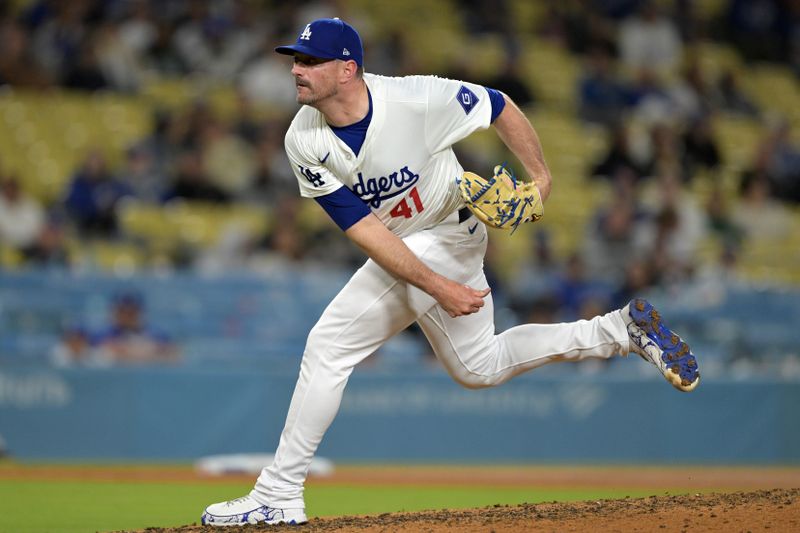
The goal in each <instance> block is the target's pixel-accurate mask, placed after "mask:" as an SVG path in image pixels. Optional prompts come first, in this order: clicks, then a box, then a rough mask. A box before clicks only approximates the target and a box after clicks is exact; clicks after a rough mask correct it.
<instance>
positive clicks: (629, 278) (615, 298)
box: [609, 258, 653, 309]
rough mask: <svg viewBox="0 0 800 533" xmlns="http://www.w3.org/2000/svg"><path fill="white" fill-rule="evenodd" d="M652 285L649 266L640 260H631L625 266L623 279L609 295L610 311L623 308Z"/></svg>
mask: <svg viewBox="0 0 800 533" xmlns="http://www.w3.org/2000/svg"><path fill="white" fill-rule="evenodd" d="M652 284H653V275H652V270H651V267H650V264H649V263H648V262H647V261H646V260H644V259H640V258H631V259H630V260H629V261H628V263H627V265H625V277H624V278H623V280H622V283H621V284H620V285H619V286H618V287H617V289H616V290H614V292H613V293H612V294H611V300H610V302H609V305H610V308H611V309H618V308H621V307H624V306H625V305H627V304H628V302H630V301H631V300H632V299H633V298H636V297H638V296H641V295H642V293H643V292H644V291H646V290H647V289H648V288H649V287H651V286H652Z"/></svg>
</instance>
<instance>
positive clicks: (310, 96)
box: [297, 82, 337, 106]
mask: <svg viewBox="0 0 800 533" xmlns="http://www.w3.org/2000/svg"><path fill="white" fill-rule="evenodd" d="M300 87H304V88H305V89H306V91H305V94H300ZM336 94H337V88H336V86H335V85H334V86H333V87H330V88H328V89H327V90H325V89H315V88H314V87H312V86H311V84H309V83H308V82H302V83H298V86H297V103H298V104H301V105H310V106H313V105H314V104H317V103H319V102H320V101H322V100H324V99H326V98H330V97H331V96H336Z"/></svg>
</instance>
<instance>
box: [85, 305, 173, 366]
mask: <svg viewBox="0 0 800 533" xmlns="http://www.w3.org/2000/svg"><path fill="white" fill-rule="evenodd" d="M92 344H93V345H94V346H95V347H96V349H97V351H98V354H99V356H100V357H101V358H103V359H105V360H106V361H109V362H112V363H118V364H140V363H174V362H177V361H178V360H179V358H180V351H179V349H178V346H177V345H176V344H175V343H174V342H173V341H172V339H171V338H170V337H169V335H167V334H165V333H164V332H162V331H159V330H157V329H155V328H153V327H150V326H149V325H147V324H146V320H145V317H144V302H143V301H142V298H141V296H139V295H138V294H137V293H130V292H124V293H120V294H117V295H115V296H114V297H113V299H112V301H111V317H110V323H109V325H108V327H107V328H106V329H105V330H103V331H101V332H100V333H99V334H98V335H97V336H96V337H95V338H94V339H93V343H92Z"/></svg>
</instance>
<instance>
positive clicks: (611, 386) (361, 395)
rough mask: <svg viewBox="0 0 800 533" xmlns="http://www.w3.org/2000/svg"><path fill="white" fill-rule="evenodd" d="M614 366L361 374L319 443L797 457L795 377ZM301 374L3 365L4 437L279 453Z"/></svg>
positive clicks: (19, 452)
mask: <svg viewBox="0 0 800 533" xmlns="http://www.w3.org/2000/svg"><path fill="white" fill-rule="evenodd" d="M608 374H609V373H604V374H599V375H593V376H582V375H580V374H578V373H576V374H575V375H574V376H573V375H571V376H568V377H558V378H552V377H545V378H542V377H541V376H538V377H537V376H536V375H528V376H522V377H519V378H517V379H515V380H512V381H511V382H509V383H507V384H505V385H503V386H502V387H499V388H495V389H487V390H479V391H471V390H466V389H463V388H460V387H459V386H458V385H456V384H455V383H454V382H452V381H451V380H450V379H449V377H448V376H446V375H444V374H443V373H439V372H431V371H425V372H419V373H410V374H406V375H400V374H398V372H397V371H392V372H391V373H388V372H387V373H381V372H375V371H373V370H370V371H369V372H358V369H357V371H356V373H355V374H354V375H353V377H352V378H351V380H350V383H349V385H348V388H347V390H346V393H345V398H344V402H343V404H342V408H341V410H340V412H339V415H338V417H337V419H336V420H335V421H334V423H333V426H332V427H331V429H330V431H329V432H328V434H327V436H326V438H325V440H324V442H323V444H322V446H321V448H320V450H319V453H320V454H321V455H324V456H327V457H330V458H332V459H334V460H341V461H400V462H403V461H408V462H412V461H437V462H510V461H517V462H519V461H522V462H606V463H621V462H634V463H644V462H648V463H650V462H655V463H662V464H685V463H699V462H702V463H717V464H733V463H750V464H752V463H759V464H788V463H798V462H800V423H798V420H800V417H798V415H797V406H798V405H800V384H798V383H781V382H754V381H752V380H749V381H747V382H732V381H718V382H715V381H707V382H704V383H702V384H701V386H700V387H699V388H698V389H697V390H696V391H695V392H693V393H691V394H683V393H680V392H678V391H675V390H673V389H672V388H671V387H669V386H668V385H667V384H666V383H664V382H663V381H661V380H660V379H659V380H652V381H651V380H628V379H626V380H614V379H611V377H610V376H609V375H608ZM295 377H296V371H281V372H275V371H271V370H270V369H268V368H256V369H242V368H238V369H227V370H226V369H222V368H214V369H204V368H150V369H147V368H141V369H105V370H88V369H74V370H54V369H45V368H41V367H32V368H27V369H26V368H22V367H20V368H8V367H7V368H0V435H2V436H3V437H4V439H5V441H6V444H7V447H8V450H9V452H10V453H11V454H12V455H13V456H15V457H17V458H20V459H67V460H76V461H79V460H89V459H92V460H94V459H104V460H106V459H107V460H190V459H193V458H197V457H200V456H203V455H207V454H218V453H238V452H262V453H263V452H272V451H273V450H274V447H275V445H276V444H277V442H278V437H279V435H280V431H281V429H282V427H283V423H284V416H285V413H286V409H287V406H288V403H289V399H290V397H291V393H292V389H293V387H294V381H295Z"/></svg>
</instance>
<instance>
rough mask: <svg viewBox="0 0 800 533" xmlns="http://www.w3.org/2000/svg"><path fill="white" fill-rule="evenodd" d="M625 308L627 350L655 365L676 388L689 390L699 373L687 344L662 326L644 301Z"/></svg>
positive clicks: (656, 315) (650, 306)
mask: <svg viewBox="0 0 800 533" xmlns="http://www.w3.org/2000/svg"><path fill="white" fill-rule="evenodd" d="M626 309H627V311H628V313H629V315H630V317H631V320H632V322H630V323H629V324H628V336H629V337H630V340H631V342H630V348H631V350H632V351H633V352H635V353H636V354H638V355H639V356H640V357H641V358H642V359H644V360H645V361H648V362H650V363H653V364H654V365H656V366H657V367H658V369H659V370H660V371H661V373H662V374H663V375H664V378H665V379H666V380H667V381H669V382H670V383H671V384H672V386H673V387H675V388H676V389H678V390H681V391H683V392H691V391H693V390H694V389H695V387H697V385H698V384H699V383H700V372H699V371H698V369H697V359H696V358H695V356H694V354H692V352H691V350H690V349H689V345H688V344H686V343H685V342H683V339H681V338H680V337H679V336H678V335H677V334H676V333H674V332H672V331H671V330H670V329H669V328H668V327H667V326H666V325H664V322H663V321H662V320H661V315H659V314H658V311H656V310H655V308H654V307H653V306H652V305H650V302H648V301H647V300H642V299H636V300H631V302H630V303H629V304H628V305H627V307H626ZM624 312H625V310H624V309H623V313H624Z"/></svg>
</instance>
